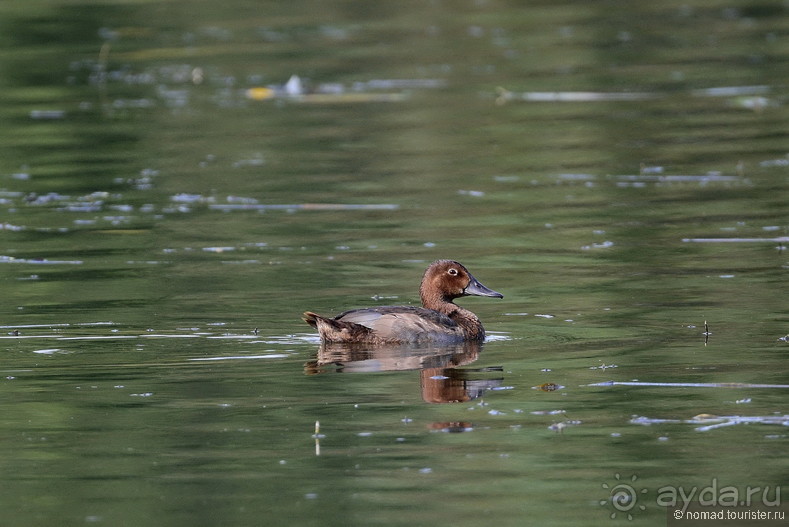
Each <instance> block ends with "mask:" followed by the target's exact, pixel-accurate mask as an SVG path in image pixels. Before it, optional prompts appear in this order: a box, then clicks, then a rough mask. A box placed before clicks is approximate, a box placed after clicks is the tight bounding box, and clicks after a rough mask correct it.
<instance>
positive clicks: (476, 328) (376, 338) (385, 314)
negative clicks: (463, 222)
mask: <svg viewBox="0 0 789 527" xmlns="http://www.w3.org/2000/svg"><path fill="white" fill-rule="evenodd" d="M470 295H471V296H484V297H492V298H504V295H502V294H501V293H499V292H497V291H494V290H492V289H488V288H487V287H485V286H484V285H482V284H481V283H480V281H479V280H477V279H476V278H474V276H473V275H472V274H471V273H470V272H469V270H468V269H466V267H465V266H464V265H463V264H461V263H459V262H456V261H454V260H436V261H435V262H433V263H431V264H430V266H428V268H427V269H426V270H425V273H424V275H423V276H422V283H421V285H420V286H419V296H420V298H421V300H422V307H417V306H376V307H368V308H362V309H352V310H350V311H345V312H343V313H340V314H339V315H337V316H335V317H332V318H329V317H324V316H321V315H318V314H316V313H313V312H312V311H307V312H305V313H304V315H303V319H304V321H305V322H307V324H309V325H310V326H312V327H314V328H315V329H317V330H318V334H319V335H320V339H321V342H323V343H346V344H354V343H358V344H372V345H386V344H428V345H429V344H444V345H446V344H453V343H457V342H464V341H476V342H482V341H484V340H485V328H484V327H483V326H482V322H480V320H479V317H477V315H475V314H474V313H473V312H472V311H470V310H468V309H466V308H464V307H461V306H458V305H456V304H455V303H454V302H453V300H454V299H456V298H460V297H463V296H470Z"/></svg>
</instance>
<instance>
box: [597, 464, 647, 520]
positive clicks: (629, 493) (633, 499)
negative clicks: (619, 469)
mask: <svg viewBox="0 0 789 527" xmlns="http://www.w3.org/2000/svg"><path fill="white" fill-rule="evenodd" d="M614 478H616V483H614V484H613V486H612V485H609V484H608V483H603V488H604V489H606V490H607V491H608V498H606V499H604V500H600V505H602V506H606V505H608V504H611V506H612V507H613V508H614V512H612V513H611V519H614V518H616V517H617V515H618V514H622V515H623V516H624V515H627V519H628V520H632V519H633V513H634V512H635V510H636V509H638V510H641V511H643V510H645V509H646V508H647V507H646V505H644V504H643V503H638V498H639V496H640V495H642V494H646V493H647V489H641V490H637V489H636V488H635V487H634V485H635V483H636V480H637V479H638V476H636V475H633V476H631V477H630V483H626V482H623V481H622V477H621V476H620V475H619V474H618V473H617V474H614Z"/></svg>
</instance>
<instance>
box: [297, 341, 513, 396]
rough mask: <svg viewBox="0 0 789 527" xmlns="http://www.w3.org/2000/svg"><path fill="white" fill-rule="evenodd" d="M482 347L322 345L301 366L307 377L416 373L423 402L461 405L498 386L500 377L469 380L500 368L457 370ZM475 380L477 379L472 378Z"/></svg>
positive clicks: (478, 344) (467, 344) (470, 343)
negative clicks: (329, 374) (336, 374)
mask: <svg viewBox="0 0 789 527" xmlns="http://www.w3.org/2000/svg"><path fill="white" fill-rule="evenodd" d="M481 349H482V343H481V342H479V341H467V342H458V343H455V344H450V345H445V346H436V345H432V346H413V345H411V346H406V345H389V346H380V345H379V346H370V345H363V344H360V343H354V344H349V343H329V342H324V343H322V344H321V346H320V348H319V349H318V353H317V357H316V359H315V360H313V361H310V362H308V363H307V364H305V366H304V371H305V373H307V374H308V375H314V374H318V373H328V372H337V373H372V372H382V371H400V370H419V376H420V384H421V392H422V399H423V400H424V401H425V402H428V403H460V402H466V401H471V400H472V399H476V398H477V397H480V396H481V395H482V394H483V393H485V391H486V390H489V389H491V388H495V387H497V386H499V385H501V383H502V381H503V380H504V379H503V377H502V376H501V374H500V373H499V374H497V375H496V376H495V377H493V378H491V377H490V376H485V377H487V378H472V375H471V374H474V373H480V372H491V371H493V372H500V371H501V370H502V368H501V367H491V368H477V369H470V368H463V369H460V368H458V367H459V366H464V365H467V364H471V363H472V362H474V361H476V360H477V358H478V357H479V352H480V351H481ZM474 377H479V376H477V375H475V376H474Z"/></svg>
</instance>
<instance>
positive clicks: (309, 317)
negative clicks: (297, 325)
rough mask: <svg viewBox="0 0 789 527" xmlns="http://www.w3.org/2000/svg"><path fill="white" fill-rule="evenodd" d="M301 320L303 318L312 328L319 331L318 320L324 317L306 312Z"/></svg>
mask: <svg viewBox="0 0 789 527" xmlns="http://www.w3.org/2000/svg"><path fill="white" fill-rule="evenodd" d="M301 318H303V319H304V322H306V323H307V324H309V325H310V326H312V327H314V328H315V329H318V319H319V318H323V317H322V316H320V315H319V314H317V313H313V312H312V311H305V312H304V314H303V315H301ZM324 320H325V319H324Z"/></svg>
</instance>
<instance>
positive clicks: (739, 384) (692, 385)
mask: <svg viewBox="0 0 789 527" xmlns="http://www.w3.org/2000/svg"><path fill="white" fill-rule="evenodd" d="M583 386H644V387H650V386H656V387H664V388H789V384H756V383H750V382H644V381H606V382H596V383H592V384H584V385H583Z"/></svg>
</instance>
